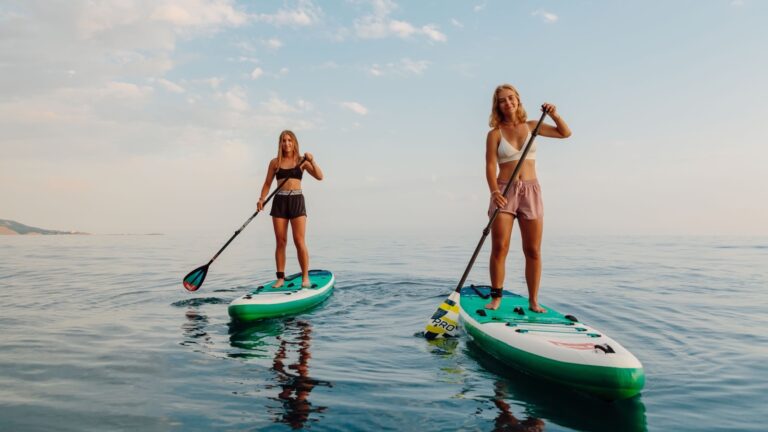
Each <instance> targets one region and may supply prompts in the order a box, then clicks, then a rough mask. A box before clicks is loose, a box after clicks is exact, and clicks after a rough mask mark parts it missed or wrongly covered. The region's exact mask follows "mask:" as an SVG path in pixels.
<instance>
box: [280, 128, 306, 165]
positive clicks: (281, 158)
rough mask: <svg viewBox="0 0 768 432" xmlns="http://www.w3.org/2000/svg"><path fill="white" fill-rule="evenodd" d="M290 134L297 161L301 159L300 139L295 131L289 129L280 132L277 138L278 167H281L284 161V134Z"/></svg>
mask: <svg viewBox="0 0 768 432" xmlns="http://www.w3.org/2000/svg"><path fill="white" fill-rule="evenodd" d="M285 135H288V136H290V137H291V139H293V157H294V159H295V160H296V162H298V161H299V155H300V154H301V152H300V151H299V139H298V138H296V134H295V133H293V131H290V130H288V129H286V130H284V131H282V132H280V136H279V137H278V138H277V167H278V168H280V164H281V162H282V161H283V146H282V142H283V136H285Z"/></svg>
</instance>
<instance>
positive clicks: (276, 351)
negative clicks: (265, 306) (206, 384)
mask: <svg viewBox="0 0 768 432" xmlns="http://www.w3.org/2000/svg"><path fill="white" fill-rule="evenodd" d="M229 342H230V345H231V346H232V347H233V348H237V350H236V351H235V352H232V353H229V354H228V356H229V357H232V358H249V359H271V360H272V367H271V370H272V372H273V373H274V375H273V377H274V381H273V382H270V383H265V384H264V387H265V388H266V389H267V390H277V395H276V396H273V397H270V399H272V400H274V401H278V402H279V403H280V406H279V408H275V407H267V410H268V411H270V412H271V413H272V414H273V415H274V417H273V421H274V422H275V423H285V424H287V425H289V426H290V427H291V428H292V429H302V428H304V427H305V424H306V423H307V422H308V421H318V420H319V419H317V418H310V415H311V414H312V413H322V412H325V410H326V409H327V407H324V406H317V407H316V406H313V405H312V403H311V402H310V401H309V396H310V394H311V393H312V390H313V389H314V388H315V387H316V386H318V385H320V386H326V387H332V385H331V383H330V382H327V381H321V380H317V379H314V378H312V377H311V376H310V374H309V360H310V359H311V358H312V352H311V344H312V325H311V324H310V323H309V322H308V321H304V320H295V319H292V318H289V319H286V320H266V321H260V322H257V323H254V324H250V325H242V324H234V323H232V324H230V336H229Z"/></svg>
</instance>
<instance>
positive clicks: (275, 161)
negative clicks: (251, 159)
mask: <svg viewBox="0 0 768 432" xmlns="http://www.w3.org/2000/svg"><path fill="white" fill-rule="evenodd" d="M269 167H270V168H272V169H275V168H277V158H274V159H272V160H271V161H269Z"/></svg>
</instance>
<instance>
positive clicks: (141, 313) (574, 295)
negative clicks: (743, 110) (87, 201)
mask: <svg viewBox="0 0 768 432" xmlns="http://www.w3.org/2000/svg"><path fill="white" fill-rule="evenodd" d="M228 235H229V233H225V234H223V235H221V236H212V237H210V238H209V237H205V238H202V239H201V238H195V237H191V236H74V237H68V236H52V237H11V236H4V237H0V289H1V290H2V293H3V294H4V296H3V301H2V302H0V329H2V336H1V337H0V353H2V354H0V430H2V431H6V430H7V431H51V430H56V431H91V430H93V431H96V430H98V431H103V430H141V431H165V430H179V431H182V430H183V431H197V430H199V431H208V430H237V431H256V430H291V429H311V430H420V431H438V430H469V431H474V430H480V431H485V430H542V429H543V430H549V431H560V430H604V431H618V430H621V431H634V430H675V431H701V430H712V431H715V430H722V431H733V430H744V431H747V430H754V431H757V430H765V429H766V424H765V421H766V420H768V415H767V414H766V409H767V408H766V407H768V331H766V328H768V294H766V290H767V289H768V238H758V239H749V238H723V237H721V238H715V237H713V238H704V237H698V238H695V237H639V238H637V237H636V238H632V237H627V238H620V237H604V238H589V237H549V238H546V239H545V246H544V258H545V261H544V263H545V266H544V276H543V281H542V291H541V301H542V302H543V303H544V304H545V305H548V306H550V307H554V308H556V309H558V310H560V311H561V312H565V313H572V314H574V315H576V316H577V317H579V319H580V320H581V321H583V322H586V323H588V324H591V325H593V326H595V327H596V328H598V329H600V330H602V331H605V332H606V333H607V334H609V335H611V336H612V337H613V338H615V339H617V340H618V341H620V342H621V343H622V344H623V345H624V346H625V347H627V348H628V349H630V350H631V351H632V352H633V353H634V354H635V355H636V356H637V357H638V358H639V359H640V360H641V361H642V362H643V364H644V366H645V368H646V375H647V383H646V388H645V390H644V391H643V393H642V394H641V395H640V396H639V397H636V398H634V399H631V400H626V401H621V402H616V403H605V402H602V401H600V400H596V399H593V398H591V397H588V396H585V395H581V394H578V393H575V392H572V391H570V390H568V389H565V388H561V387H558V386H554V385H550V384H547V383H545V382H542V381H540V380H537V379H533V378H530V377H528V376H526V375H523V374H520V373H517V372H515V371H514V370H511V369H509V368H508V367H505V366H503V365H501V364H500V363H498V362H496V361H494V360H492V359H489V358H487V357H486V356H484V355H483V354H482V352H480V351H478V350H477V348H476V347H474V346H473V345H472V344H471V342H468V341H467V339H466V338H463V337H462V338H460V339H458V340H452V341H443V342H427V341H425V340H424V339H423V338H420V337H418V334H417V333H418V332H420V331H421V330H423V327H424V324H425V323H426V320H427V318H428V317H429V316H430V315H431V314H432V312H434V310H435V308H436V307H437V306H438V305H439V303H440V302H441V301H442V299H443V298H445V297H446V296H447V295H448V294H449V293H450V291H451V290H452V289H453V288H454V287H455V284H456V283H457V281H458V278H459V277H460V276H461V273H462V271H463V269H464V266H465V265H466V263H467V260H468V259H469V256H470V254H471V252H472V249H473V248H474V246H475V244H476V242H477V240H478V239H479V235H480V233H479V232H478V233H477V236H470V237H461V238H459V237H451V236H450V235H447V236H441V237H435V238H428V237H426V236H422V237H421V238H403V239H396V238H393V237H389V238H386V237H373V236H372V237H370V238H365V239H346V240H339V239H337V238H323V237H312V238H310V250H311V252H312V262H313V267H315V268H326V269H329V270H332V271H334V273H335V274H336V278H337V285H336V292H335V294H334V295H333V296H332V297H331V299H330V300H329V301H328V302H326V303H325V304H323V305H322V306H321V307H319V308H316V309H314V310H313V311H311V312H309V313H306V314H303V315H300V316H297V317H295V318H294V319H286V320H271V321H266V322H262V323H259V324H256V325H251V326H235V325H233V324H232V323H231V322H230V320H229V317H228V315H227V304H228V303H229V302H230V301H231V300H233V299H234V298H235V297H238V296H239V295H241V294H242V293H243V292H245V291H246V290H248V289H249V288H252V287H254V286H255V285H258V283H259V282H263V281H266V280H269V279H271V278H272V277H273V263H272V249H271V248H272V244H271V239H270V242H268V243H267V244H266V245H265V244H264V240H263V239H261V240H256V239H254V238H253V237H246V238H244V239H238V241H236V242H235V243H233V245H232V246H230V248H229V249H228V250H227V251H226V252H225V253H224V255H222V257H220V258H219V260H218V261H217V262H216V263H215V264H213V266H212V267H211V271H210V272H209V275H208V279H207V280H206V282H205V284H204V285H203V287H202V289H201V290H200V291H199V292H198V293H195V294H188V293H186V292H185V291H184V290H183V288H182V286H181V284H180V280H181V277H183V276H184V274H186V273H187V272H188V271H189V270H191V269H193V268H195V267H197V266H198V265H201V264H203V263H205V262H206V261H207V259H209V258H210V256H211V255H212V254H213V252H215V251H216V249H217V248H218V247H220V245H221V244H223V242H224V241H225V240H226V237H227V236H228ZM487 256H488V252H487V247H486V251H485V252H483V254H482V255H481V258H480V260H479V261H480V262H479V263H478V264H477V266H476V267H475V269H474V270H473V272H472V274H471V275H470V279H469V281H468V282H474V283H487V264H486V262H485V261H487ZM521 269H522V260H521V257H520V253H519V251H515V252H513V253H512V254H510V261H509V267H508V274H509V275H508V277H507V283H506V286H507V289H510V290H513V291H517V292H521V291H522V290H523V289H524V288H523V287H524V280H523V278H522V276H521ZM287 270H288V271H296V265H295V259H294V258H293V257H292V256H289V268H288V269H287Z"/></svg>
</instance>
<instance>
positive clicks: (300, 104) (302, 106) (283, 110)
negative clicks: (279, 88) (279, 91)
mask: <svg viewBox="0 0 768 432" xmlns="http://www.w3.org/2000/svg"><path fill="white" fill-rule="evenodd" d="M261 106H262V107H263V108H264V109H265V110H267V112H269V113H271V114H290V113H297V112H303V111H309V110H311V109H312V104H311V103H309V102H307V101H305V100H303V99H299V100H298V101H296V104H295V105H291V104H290V103H288V102H287V101H285V100H283V99H280V98H279V97H277V96H272V97H271V98H270V99H269V100H268V101H266V102H262V103H261Z"/></svg>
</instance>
